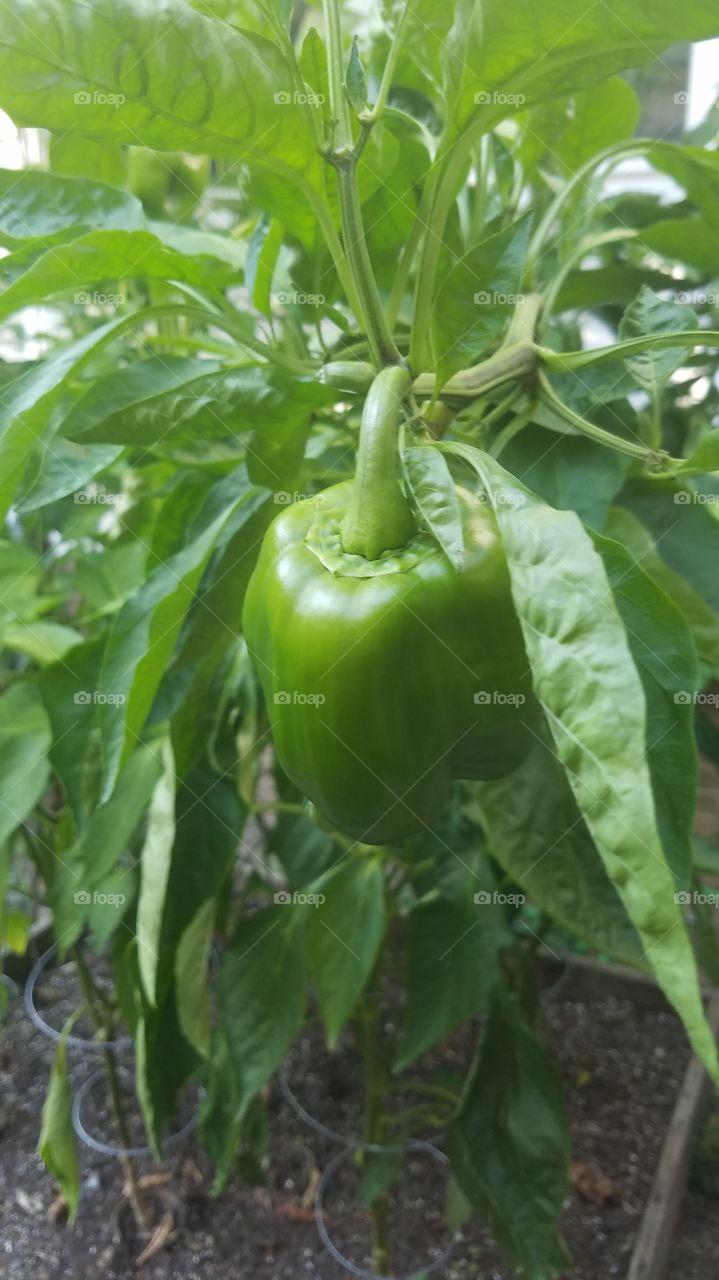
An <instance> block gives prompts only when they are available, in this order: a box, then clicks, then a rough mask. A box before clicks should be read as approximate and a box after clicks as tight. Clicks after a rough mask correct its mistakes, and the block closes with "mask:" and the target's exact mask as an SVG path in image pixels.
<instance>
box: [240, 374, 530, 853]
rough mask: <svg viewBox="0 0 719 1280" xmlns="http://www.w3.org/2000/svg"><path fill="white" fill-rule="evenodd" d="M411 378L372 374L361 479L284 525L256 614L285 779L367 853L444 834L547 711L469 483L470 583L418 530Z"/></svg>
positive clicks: (501, 563)
mask: <svg viewBox="0 0 719 1280" xmlns="http://www.w3.org/2000/svg"><path fill="white" fill-rule="evenodd" d="M407 379H408V375H407V374H406V373H405V371H404V370H402V369H400V368H392V369H387V370H384V371H383V373H381V374H379V375H378V377H377V379H376V380H375V382H374V384H373V386H372V388H371V390H370V393H369V395H368V398H367V402H366V405H365V411H364V414H363V419H362V429H361V436H360V449H359V456H358V465H357V473H356V476H355V480H354V481H350V482H345V483H343V484H338V485H335V486H334V487H332V488H330V489H326V490H324V492H322V493H319V494H317V495H315V496H314V497H312V498H310V499H308V500H306V501H305V502H301V503H297V504H295V505H293V506H291V507H288V508H286V509H285V510H283V511H282V512H281V514H280V515H279V516H278V517H277V518H276V519H275V520H274V521H273V523H272V525H271V527H270V529H269V530H268V532H267V534H266V536H265V539H264V542H263V546H262V549H261V552H260V556H259V559H258V563H257V565H256V568H255V571H254V573H253V576H252V578H251V581H250V584H249V587H248V591H247V596H246V599H245V606H244V616H243V623H244V631H245V636H246V640H247V645H248V648H249V652H250V655H251V657H252V660H253V662H254V665H255V668H256V670H257V673H258V675H259V678H260V682H261V684H262V687H263V690H264V694H265V699H266V702H267V707H268V713H269V716H270V720H271V723H272V730H273V734H274V740H275V746H276V750H277V756H278V759H279V761H280V764H281V765H282V768H283V769H284V770H285V772H286V773H287V775H288V777H289V778H290V779H291V780H292V781H293V782H294V783H295V785H296V786H297V787H298V788H299V789H300V790H301V791H302V792H303V793H304V794H305V795H307V796H308V797H309V798H310V799H311V800H312V801H313V802H314V804H315V805H316V806H317V808H318V809H319V810H320V812H321V813H322V814H323V815H324V816H325V818H326V819H327V820H328V821H329V822H330V823H331V824H332V825H333V826H335V827H336V828H338V829H339V830H341V831H344V832H347V833H348V834H349V835H350V836H352V837H353V838H355V839H358V840H362V841H365V842H366V843H369V844H392V843H396V842H398V841H400V840H402V839H403V838H404V837H406V836H409V835H412V834H414V833H416V832H418V831H421V830H422V829H424V828H425V827H427V826H428V825H430V824H431V823H432V822H433V821H434V819H435V818H436V817H437V815H438V813H439V812H440V810H441V809H442V806H443V805H444V803H445V801H446V799H447V796H448V792H449V788H450V784H451V782H452V779H453V778H496V777H500V776H502V775H503V774H506V773H508V772H510V771H511V770H512V769H514V768H516V766H517V765H518V764H519V763H520V762H521V760H522V759H523V757H524V756H525V754H526V751H527V749H528V746H529V742H530V740H531V727H532V724H533V722H534V720H535V717H536V712H537V708H536V704H535V702H534V700H533V697H532V685H531V677H530V671H529V663H528V661H527V657H526V653H525V650H524V644H523V640H522V635H521V631H520V627H519V623H518V621H517V618H516V615H515V612H514V608H513V605H512V598H511V592H510V582H509V573H508V570H507V565H506V561H505V557H504V553H503V551H502V546H501V543H500V540H499V536H498V531H497V525H496V520H495V517H494V514H493V512H492V511H491V510H490V508H489V507H488V505H487V504H485V503H483V502H482V501H481V500H480V498H479V497H478V496H477V495H475V494H472V493H470V492H469V491H467V490H466V489H464V488H461V487H459V486H458V487H457V494H458V497H459V501H460V507H461V511H462V521H463V528H464V540H465V558H464V566H463V568H462V570H461V571H459V572H458V571H457V570H456V569H455V568H454V567H453V566H452V565H451V564H450V563H449V561H448V560H447V559H446V557H445V555H444V553H443V552H442V551H441V550H440V549H439V547H438V546H437V544H436V542H435V541H434V539H433V538H432V537H431V536H430V534H429V533H428V532H426V531H424V530H422V529H418V528H417V526H416V525H415V523H414V520H413V517H412V512H411V507H410V505H409V502H408V500H407V498H406V497H405V495H404V494H403V492H402V489H401V486H400V480H399V458H398V452H397V442H396V436H397V431H396V425H397V414H398V407H399V401H400V397H401V395H402V394H403V393H404V390H405V389H406V386H407Z"/></svg>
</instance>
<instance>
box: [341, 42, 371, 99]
mask: <svg viewBox="0 0 719 1280" xmlns="http://www.w3.org/2000/svg"><path fill="white" fill-rule="evenodd" d="M345 87H346V89H347V97H348V98H349V100H350V104H351V105H352V106H353V107H354V109H355V111H363V110H364V108H365V107H366V106H367V77H366V76H365V73H364V67H363V66H362V60H361V58H360V55H359V45H358V43H357V37H356V36H353V38H352V48H351V50H350V56H349V61H348V63H347V72H346V75H345Z"/></svg>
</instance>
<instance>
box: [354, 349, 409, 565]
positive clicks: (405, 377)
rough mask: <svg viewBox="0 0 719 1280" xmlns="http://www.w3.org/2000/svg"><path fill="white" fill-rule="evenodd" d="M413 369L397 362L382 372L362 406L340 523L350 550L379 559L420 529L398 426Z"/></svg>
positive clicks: (366, 557)
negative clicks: (404, 475) (405, 488)
mask: <svg viewBox="0 0 719 1280" xmlns="http://www.w3.org/2000/svg"><path fill="white" fill-rule="evenodd" d="M410 382H411V378H410V374H409V372H408V370H407V369H404V368H402V367H401V366H400V365H392V366H390V367H388V368H386V369H383V370H382V372H381V373H378V374H377V377H376V378H375V380H374V382H373V383H372V386H371V387H370V390H369V393H368V395H367V399H366V400H365V404H364V409H363V412H362V423H361V426H360V441H359V451H358V454H357V470H356V472H355V479H354V484H353V487H352V498H351V500H350V505H349V507H348V509H347V513H346V515H345V517H344V519H343V521H342V524H341V527H340V535H341V538H342V545H343V547H344V549H345V551H348V552H350V553H351V554H354V555H361V556H364V557H365V559H366V560H376V559H377V558H378V556H380V555H381V554H382V552H383V551H389V550H392V549H394V548H396V547H403V546H405V544H406V543H407V542H408V541H409V539H410V538H411V537H412V535H413V534H414V533H415V532H416V530H415V524H414V519H413V517H412V510H411V507H410V504H409V502H408V500H407V498H406V497H405V496H404V494H403V492H402V489H401V488H400V465H399V447H398V427H399V419H400V406H401V402H402V399H403V397H404V396H405V395H406V394H407V392H408V391H409V387H410Z"/></svg>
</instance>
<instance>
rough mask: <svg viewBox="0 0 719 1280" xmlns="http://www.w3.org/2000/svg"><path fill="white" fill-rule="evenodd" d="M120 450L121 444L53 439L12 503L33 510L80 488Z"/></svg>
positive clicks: (23, 509) (115, 456) (116, 455)
mask: <svg viewBox="0 0 719 1280" xmlns="http://www.w3.org/2000/svg"><path fill="white" fill-rule="evenodd" d="M121 453H122V446H121V445H111V444H75V443H74V441H72V440H54V441H53V445H52V448H51V449H48V450H47V451H46V452H45V454H44V456H43V458H42V462H41V465H40V468H39V470H38V472H37V474H36V475H34V476H33V477H32V479H31V481H30V482H29V484H28V485H27V487H25V488H24V496H23V497H21V498H19V499H18V501H17V502H16V503H15V504H14V505H15V508H16V509H17V511H19V512H20V514H21V515H22V514H24V513H25V512H28V511H37V510H39V508H40V507H47V506H49V504H50V503H51V502H57V501H58V500H59V499H60V498H65V497H67V495H68V494H69V493H75V492H76V491H77V490H79V489H84V487H85V485H87V484H88V483H89V482H90V480H92V479H93V478H94V477H95V476H97V475H99V474H100V472H102V471H105V470H106V469H107V468H108V467H110V466H112V463H113V462H114V461H115V460H116V458H119V456H120V454H121Z"/></svg>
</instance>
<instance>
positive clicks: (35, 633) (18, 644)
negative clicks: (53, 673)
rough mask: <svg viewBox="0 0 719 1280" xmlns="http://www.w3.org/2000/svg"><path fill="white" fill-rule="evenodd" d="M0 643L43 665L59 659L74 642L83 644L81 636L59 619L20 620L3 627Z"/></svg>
mask: <svg viewBox="0 0 719 1280" xmlns="http://www.w3.org/2000/svg"><path fill="white" fill-rule="evenodd" d="M0 644H2V646H3V647H4V648H6V649H14V650H15V651H16V652H17V653H24V654H25V655H26V656H27V657H28V658H30V659H31V660H32V661H33V662H37V663H38V664H39V665H40V666H43V667H44V666H47V665H48V663H50V662H58V661H59V660H60V659H61V658H64V656H65V654H66V653H67V652H68V651H69V650H70V649H72V648H73V647H74V646H75V645H78V644H82V635H81V633H80V632H79V631H73V629H72V627H64V626H63V625H62V624H61V623H59V622H17V623H10V624H9V625H8V626H6V627H3V628H2V632H1V633H0Z"/></svg>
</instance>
